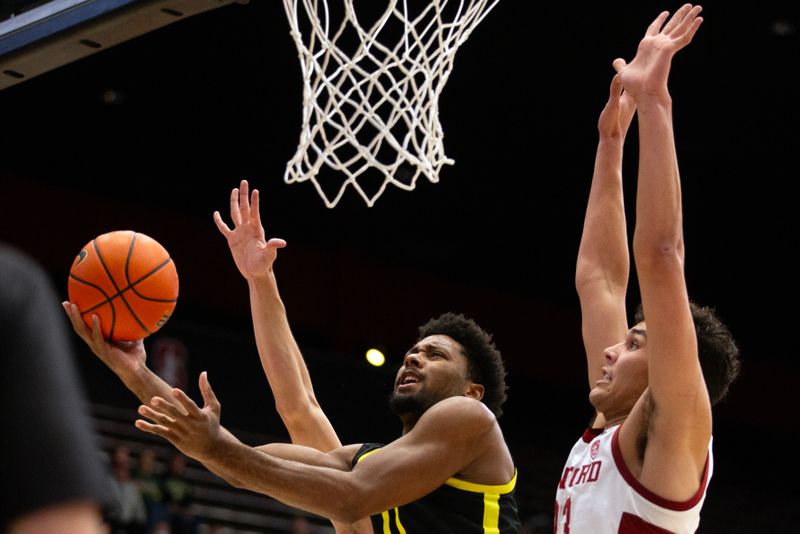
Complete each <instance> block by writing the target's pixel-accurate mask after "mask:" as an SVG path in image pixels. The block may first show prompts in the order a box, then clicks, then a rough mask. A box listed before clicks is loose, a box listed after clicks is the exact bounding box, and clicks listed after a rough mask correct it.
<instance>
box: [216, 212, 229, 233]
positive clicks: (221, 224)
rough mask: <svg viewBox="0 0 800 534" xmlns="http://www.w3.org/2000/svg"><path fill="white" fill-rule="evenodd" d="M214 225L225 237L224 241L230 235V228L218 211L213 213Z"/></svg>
mask: <svg viewBox="0 0 800 534" xmlns="http://www.w3.org/2000/svg"><path fill="white" fill-rule="evenodd" d="M214 224H216V225H217V228H219V231H220V233H221V234H222V235H223V236H225V239H227V238H228V236H229V235H230V234H231V233H232V232H231V229H230V227H229V226H228V225H227V224H225V221H223V220H222V215H220V214H219V212H218V211H215V212H214Z"/></svg>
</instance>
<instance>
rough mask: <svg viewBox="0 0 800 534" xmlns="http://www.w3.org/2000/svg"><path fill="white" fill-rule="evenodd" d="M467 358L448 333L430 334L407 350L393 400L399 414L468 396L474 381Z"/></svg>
mask: <svg viewBox="0 0 800 534" xmlns="http://www.w3.org/2000/svg"><path fill="white" fill-rule="evenodd" d="M468 376H469V372H468V362H467V357H466V356H464V349H463V347H462V346H461V344H460V343H458V342H457V341H455V340H454V339H452V338H451V337H448V336H443V335H435V336H428V337H426V338H424V339H422V340H420V341H419V342H417V343H416V344H415V345H414V346H413V347H411V348H410V349H409V350H408V352H406V355H405V358H404V359H403V365H402V366H400V369H399V370H398V371H397V377H396V378H395V383H394V393H393V394H392V397H391V399H390V403H391V406H392V409H393V410H394V412H395V413H397V414H398V415H402V414H404V413H409V412H411V413H418V414H421V413H422V412H424V411H425V410H427V409H428V408H430V407H431V406H432V405H434V404H436V403H437V402H439V401H440V400H443V399H446V398H448V397H454V396H457V395H465V394H466V392H467V390H468V389H469V386H470V385H471V384H472V382H470V380H469V378H468Z"/></svg>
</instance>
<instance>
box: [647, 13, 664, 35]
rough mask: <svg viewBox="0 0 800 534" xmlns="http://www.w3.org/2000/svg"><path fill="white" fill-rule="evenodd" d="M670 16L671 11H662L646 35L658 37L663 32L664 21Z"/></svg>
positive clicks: (648, 28)
mask: <svg viewBox="0 0 800 534" xmlns="http://www.w3.org/2000/svg"><path fill="white" fill-rule="evenodd" d="M668 16H669V11H662V12H661V13H660V14H659V15H658V16H657V17H656V20H654V21H653V22H651V23H650V26H648V27H647V31H646V32H645V35H648V36H653V35H658V32H660V31H661V26H663V25H664V21H665V20H667V17H668Z"/></svg>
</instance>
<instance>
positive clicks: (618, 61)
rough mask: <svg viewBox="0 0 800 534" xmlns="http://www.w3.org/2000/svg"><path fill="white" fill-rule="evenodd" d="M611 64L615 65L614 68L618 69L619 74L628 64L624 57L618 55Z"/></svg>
mask: <svg viewBox="0 0 800 534" xmlns="http://www.w3.org/2000/svg"><path fill="white" fill-rule="evenodd" d="M611 65H612V66H613V67H614V70H615V71H617V74H619V73H621V72H622V71H623V69H624V68H625V67H626V66H627V65H628V64H627V63H626V62H625V60H624V59H622V58H621V57H618V58H617V59H615V60H614V62H613V63H611Z"/></svg>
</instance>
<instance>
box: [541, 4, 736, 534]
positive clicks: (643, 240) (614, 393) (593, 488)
mask: <svg viewBox="0 0 800 534" xmlns="http://www.w3.org/2000/svg"><path fill="white" fill-rule="evenodd" d="M700 10H701V8H700V6H692V5H690V4H686V5H684V6H683V7H681V8H680V9H678V10H677V11H676V12H675V14H674V15H673V16H672V17H671V18H669V20H667V19H668V17H669V14H668V13H666V12H664V13H661V14H660V15H659V16H658V17H657V18H656V19H655V21H654V22H653V23H652V24H651V25H650V27H649V28H648V29H647V32H646V34H645V36H644V38H643V39H642V41H641V42H640V43H639V47H638V50H637V53H636V57H635V58H634V59H633V61H631V63H629V64H628V63H626V62H625V61H624V60H623V59H617V60H615V61H614V63H613V65H614V68H615V70H616V72H617V75H616V76H615V77H614V80H613V81H612V84H611V90H610V96H609V100H608V103H607V104H606V106H605V109H604V110H603V112H602V114H601V115H600V119H599V122H598V128H599V133H600V140H599V144H598V149H597V156H596V161H595V169H594V177H593V180H592V189H591V193H590V196H589V203H588V207H587V211H586V220H585V224H584V229H583V236H582V239H581V245H580V250H579V253H578V262H577V272H576V286H577V290H578V294H579V296H580V302H581V310H582V316H583V317H582V321H583V339H584V345H585V348H586V354H587V361H588V371H589V387H590V388H591V392H590V394H589V400H590V401H591V403H592V405H593V406H594V408H595V410H596V417H595V419H594V423H593V425H592V428H590V429H589V430H587V431H586V432H585V433H584V435H583V437H582V438H581V439H580V440H578V442H577V444H576V445H575V446H574V448H573V449H572V451H571V452H570V455H569V457H568V459H567V462H566V465H565V467H564V471H563V474H562V476H561V480H560V483H559V486H558V489H557V494H556V508H555V531H556V533H557V534H559V533H567V532H570V533H572V534H585V533H591V534H604V533H608V534H611V533H614V534H617V533H633V532H653V533H656V532H665V533H666V532H671V533H691V532H694V531H695V529H696V528H697V526H698V524H699V514H700V509H701V507H702V505H703V501H704V499H705V495H706V489H707V486H708V482H709V478H710V477H711V473H712V468H713V457H712V453H711V428H712V425H711V421H712V418H711V405H712V404H714V403H716V402H717V401H718V400H719V399H720V398H722V396H723V395H725V393H726V391H727V389H728V386H729V384H730V382H731V381H732V380H733V379H734V378H735V376H736V374H737V372H738V350H737V349H736V346H735V344H734V343H733V340H732V339H731V337H730V334H729V332H728V331H727V329H726V328H725V327H724V326H723V325H722V324H721V323H720V322H719V320H718V319H717V318H716V317H715V316H714V315H713V314H712V312H711V311H710V310H709V309H707V308H701V307H699V306H697V305H695V304H694V303H692V302H690V300H689V298H688V296H687V291H686V282H685V279H684V269H683V262H684V244H683V234H682V228H681V225H682V222H681V193H680V180H679V175H678V164H677V159H676V152H675V142H674V136H673V127H672V118H671V114H672V103H671V97H670V94H669V91H668V89H667V79H668V74H669V70H670V64H671V61H672V57H673V56H674V55H675V53H676V52H678V50H680V49H681V48H683V47H684V46H686V45H687V44H689V42H690V41H691V40H692V38H693V37H694V35H695V33H696V31H697V29H698V28H699V26H700V24H701V22H702V19H701V18H700V17H699V14H700ZM634 112H635V113H636V114H637V117H638V126H639V147H640V150H639V154H640V155H639V158H640V160H639V179H638V191H637V203H636V227H635V232H634V239H633V254H634V259H635V262H636V270H637V274H638V280H639V288H640V291H641V297H642V311H643V317H637V318H636V321H637V322H636V324H635V325H634V326H633V327H632V328H628V326H627V320H626V319H627V313H626V310H625V292H626V289H627V283H628V271H629V260H628V251H627V237H626V231H625V216H624V207H623V199H622V184H621V165H622V147H623V141H624V138H625V134H626V132H627V129H628V125H629V124H630V122H631V118H632V116H633V114H634ZM639 315H641V313H640V314H639Z"/></svg>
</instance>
